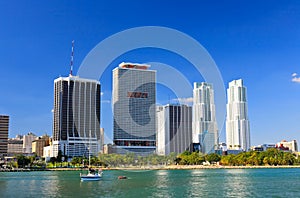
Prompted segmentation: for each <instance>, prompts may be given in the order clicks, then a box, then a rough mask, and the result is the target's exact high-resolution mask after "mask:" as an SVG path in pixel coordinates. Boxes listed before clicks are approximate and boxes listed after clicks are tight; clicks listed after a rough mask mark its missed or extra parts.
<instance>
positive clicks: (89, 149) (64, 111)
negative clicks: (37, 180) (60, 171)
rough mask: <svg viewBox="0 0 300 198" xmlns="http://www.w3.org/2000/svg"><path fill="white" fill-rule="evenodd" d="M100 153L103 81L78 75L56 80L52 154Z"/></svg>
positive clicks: (87, 154)
mask: <svg viewBox="0 0 300 198" xmlns="http://www.w3.org/2000/svg"><path fill="white" fill-rule="evenodd" d="M59 151H61V152H62V155H66V156H68V157H74V156H89V154H91V155H94V156H96V155H98V152H99V151H100V82H99V81H97V80H92V79H84V78H79V77H78V76H73V75H72V74H70V75H69V77H59V78H57V79H55V80H54V109H53V155H54V156H57V155H58V152H59Z"/></svg>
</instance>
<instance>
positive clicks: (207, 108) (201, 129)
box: [193, 82, 219, 153]
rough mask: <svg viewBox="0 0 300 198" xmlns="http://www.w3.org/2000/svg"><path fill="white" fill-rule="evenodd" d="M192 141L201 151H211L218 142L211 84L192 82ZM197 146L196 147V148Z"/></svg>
mask: <svg viewBox="0 0 300 198" xmlns="http://www.w3.org/2000/svg"><path fill="white" fill-rule="evenodd" d="M193 143H194V149H196V150H198V149H199V150H200V151H201V152H202V153H213V152H215V150H216V149H217V146H218V144H219V136H218V126H217V121H216V111H215V103H214V90H213V86H212V84H209V83H206V82H201V83H197V82H195V83H194V90H193ZM197 147H198V148H197Z"/></svg>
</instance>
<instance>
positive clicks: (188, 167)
mask: <svg viewBox="0 0 300 198" xmlns="http://www.w3.org/2000/svg"><path fill="white" fill-rule="evenodd" d="M99 168H101V169H102V170H133V171H139V170H197V169H198V170H201V169H278V168H300V165H290V166H289V165H282V166H221V165H209V166H204V165H169V166H150V167H106V168H102V167H99ZM83 170H88V168H46V169H0V172H31V171H83Z"/></svg>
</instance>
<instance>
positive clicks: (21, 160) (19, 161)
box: [17, 155, 30, 168]
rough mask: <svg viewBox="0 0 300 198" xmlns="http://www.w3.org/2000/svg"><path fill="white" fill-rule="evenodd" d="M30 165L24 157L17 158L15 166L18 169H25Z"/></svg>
mask: <svg viewBox="0 0 300 198" xmlns="http://www.w3.org/2000/svg"><path fill="white" fill-rule="evenodd" d="M29 163H30V160H29V159H28V158H27V157H25V156H24V155H18V156H17V164H18V167H19V168H25V166H27V165H28V164H29Z"/></svg>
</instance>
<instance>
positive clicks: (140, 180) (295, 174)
mask: <svg viewBox="0 0 300 198" xmlns="http://www.w3.org/2000/svg"><path fill="white" fill-rule="evenodd" d="M79 173H80V171H49V172H46V171H45V172H21V173H0V197H72V198H73V197H140V198H142V197H163V198H168V197H180V198H181V197H300V188H299V187H298V184H299V182H300V169H209V170H157V171H146V172H124V171H116V170H110V171H108V170H106V171H104V175H103V178H102V179H101V180H100V181H93V182H81V181H80V177H79ZM119 175H125V176H127V177H128V179H126V180H118V176H119Z"/></svg>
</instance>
